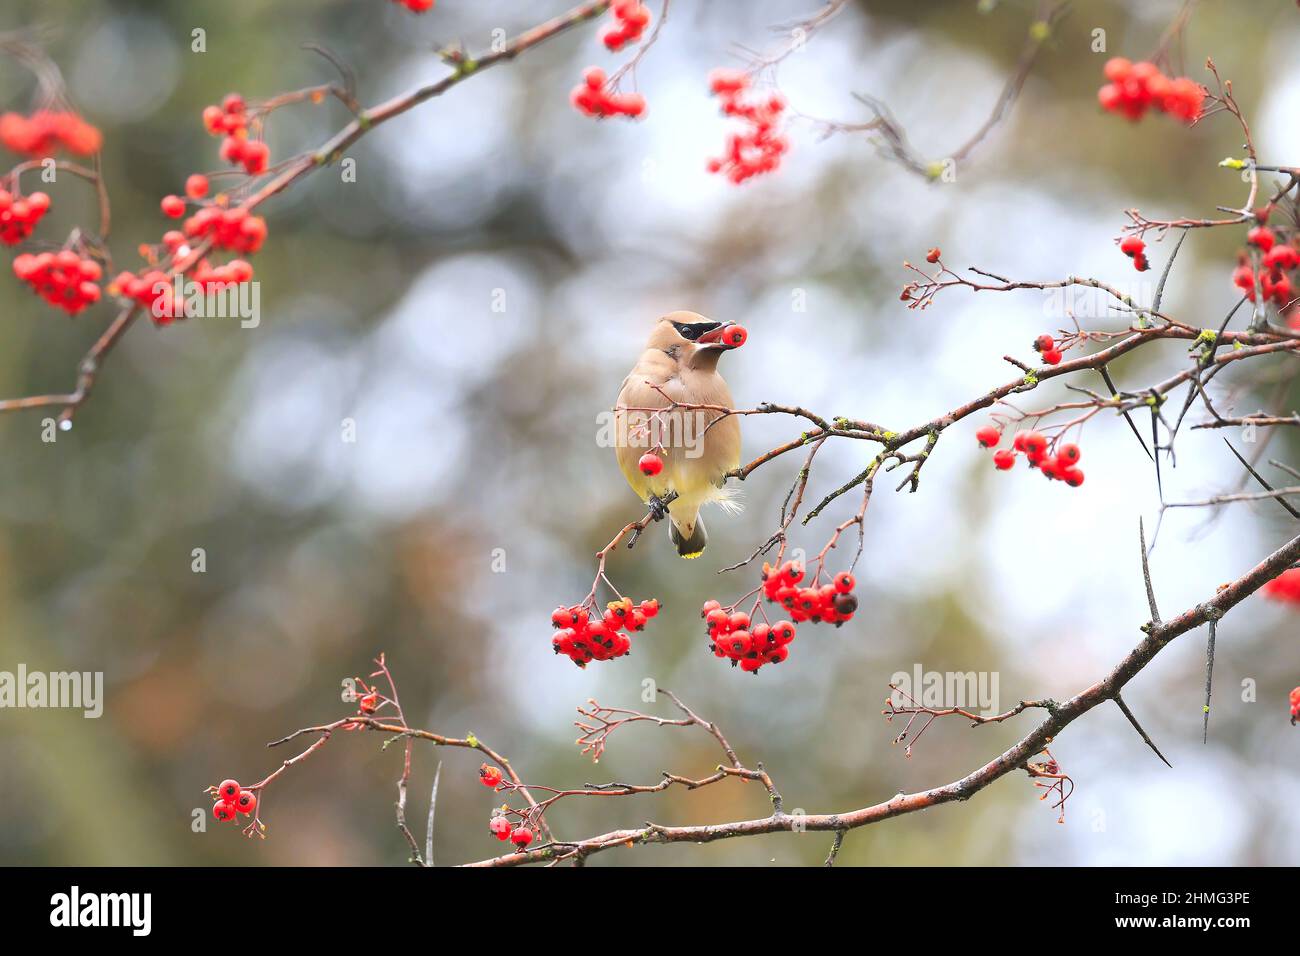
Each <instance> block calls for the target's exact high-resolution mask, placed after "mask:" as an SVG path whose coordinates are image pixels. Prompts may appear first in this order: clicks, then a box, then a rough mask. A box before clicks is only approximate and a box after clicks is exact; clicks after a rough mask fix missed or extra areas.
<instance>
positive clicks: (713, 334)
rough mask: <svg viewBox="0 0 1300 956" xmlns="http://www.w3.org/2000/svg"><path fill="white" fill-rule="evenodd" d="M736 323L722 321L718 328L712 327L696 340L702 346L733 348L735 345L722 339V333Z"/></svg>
mask: <svg viewBox="0 0 1300 956" xmlns="http://www.w3.org/2000/svg"><path fill="white" fill-rule="evenodd" d="M735 324H736V323H735V322H720V323H719V324H718V327H717V328H716V329H710V330H709V331H708V332H705V333H704V334H703V335H701V336H700V337H699V338H698V339H696V340H695V341H696V342H697V343H698V344H699V345H700V347H701V348H715V349H733V348H735V346H734V345H731V344H729V343H727V342H723V341H722V333H723V332H725V331H727V329H728V328H729V327H730V326H733V325H735Z"/></svg>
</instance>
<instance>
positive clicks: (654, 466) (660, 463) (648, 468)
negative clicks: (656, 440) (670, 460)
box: [636, 451, 664, 478]
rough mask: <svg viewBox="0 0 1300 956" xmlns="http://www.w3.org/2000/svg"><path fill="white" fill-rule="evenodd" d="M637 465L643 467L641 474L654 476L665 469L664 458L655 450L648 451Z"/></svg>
mask: <svg viewBox="0 0 1300 956" xmlns="http://www.w3.org/2000/svg"><path fill="white" fill-rule="evenodd" d="M636 466H637V467H638V468H640V469H641V474H643V475H647V476H649V477H651V478H653V477H654V476H655V475H657V474H659V472H661V471H663V470H664V460H663V459H662V458H660V457H659V456H658V455H656V454H655V453H654V452H652V451H648V452H646V453H645V454H644V455H642V456H641V460H640V461H638V462H637V463H636Z"/></svg>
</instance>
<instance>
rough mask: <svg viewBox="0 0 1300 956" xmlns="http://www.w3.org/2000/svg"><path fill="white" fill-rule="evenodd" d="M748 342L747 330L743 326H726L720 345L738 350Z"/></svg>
mask: <svg viewBox="0 0 1300 956" xmlns="http://www.w3.org/2000/svg"><path fill="white" fill-rule="evenodd" d="M748 340H749V330H747V329H746V328H745V327H744V326H743V325H732V326H728V327H727V329H726V330H725V331H723V333H722V344H723V345H726V346H728V347H729V348H733V349H738V348H740V347H741V346H742V345H744V344H745V342H747V341H748Z"/></svg>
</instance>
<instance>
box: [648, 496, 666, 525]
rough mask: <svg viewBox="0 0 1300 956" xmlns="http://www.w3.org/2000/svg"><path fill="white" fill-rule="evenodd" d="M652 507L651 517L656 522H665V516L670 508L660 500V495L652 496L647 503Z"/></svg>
mask: <svg viewBox="0 0 1300 956" xmlns="http://www.w3.org/2000/svg"><path fill="white" fill-rule="evenodd" d="M647 504H648V505H649V506H650V517H651V518H653V519H654V520H655V521H663V520H664V515H666V514H668V506H667V505H666V504H664V503H663V501H662V500H660V498H659V496H658V495H651V496H650V500H649V501H648V502H647Z"/></svg>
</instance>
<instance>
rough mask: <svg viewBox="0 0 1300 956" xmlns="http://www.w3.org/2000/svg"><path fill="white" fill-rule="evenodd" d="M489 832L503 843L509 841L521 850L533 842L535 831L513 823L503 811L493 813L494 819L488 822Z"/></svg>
mask: <svg viewBox="0 0 1300 956" xmlns="http://www.w3.org/2000/svg"><path fill="white" fill-rule="evenodd" d="M488 832H489V833H491V834H492V835H493V836H494V837H496V838H497V839H498V840H501V841H502V842H504V841H506V840H509V841H510V842H511V843H513V844H514V845H515V846H517V847H519V849H521V850H522V849H524V848H525V847H527V846H528V844H530V843H532V842H533V831H532V830H531V829H530V828H529V827H527V826H524V825H523V824H522V823H520V824H515V823H511V822H510V821H509V820H507V819H506V815H505V813H504V812H503V811H501V810H495V811H493V813H492V819H491V820H489V821H488Z"/></svg>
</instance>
